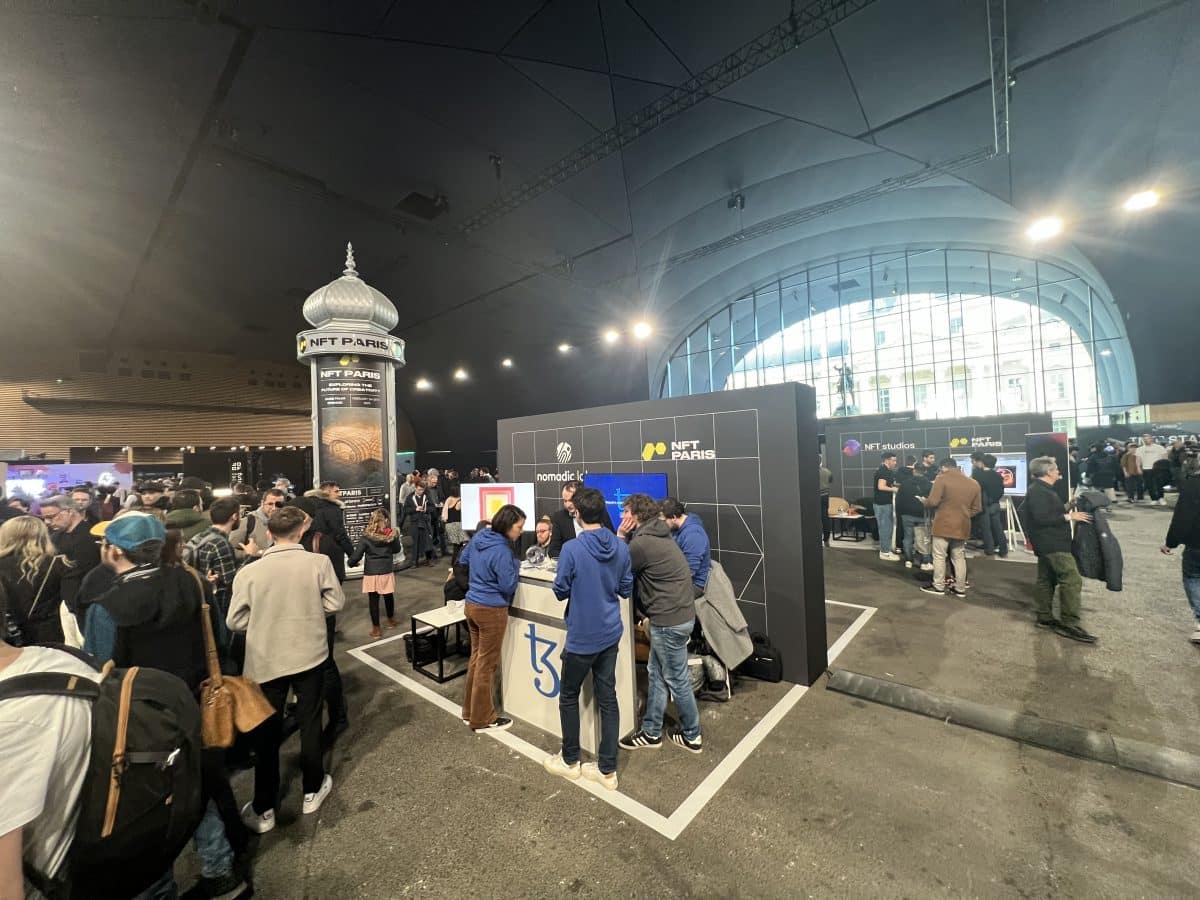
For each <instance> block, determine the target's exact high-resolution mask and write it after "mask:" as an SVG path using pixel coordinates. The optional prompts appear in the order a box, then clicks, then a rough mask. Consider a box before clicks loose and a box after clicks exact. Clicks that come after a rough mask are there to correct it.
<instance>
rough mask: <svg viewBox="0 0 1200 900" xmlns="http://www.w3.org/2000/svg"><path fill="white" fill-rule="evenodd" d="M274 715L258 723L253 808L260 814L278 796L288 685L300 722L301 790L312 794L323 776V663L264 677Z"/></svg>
mask: <svg viewBox="0 0 1200 900" xmlns="http://www.w3.org/2000/svg"><path fill="white" fill-rule="evenodd" d="M261 687H262V692H263V694H265V695H266V698H267V701H268V702H269V703H270V704H271V705H272V706H273V707H275V715H273V716H271V718H269V719H267V721H265V722H263V723H262V724H261V725H259V726H258V728H257V729H256V731H257V732H258V733H259V746H258V754H257V757H256V759H255V763H254V811H255V812H256V813H258V814H259V815H262V814H263V813H265V812H267V811H268V810H272V809H274V808H275V804H276V803H277V802H278V800H279V745H280V743H281V737H282V733H283V705H284V703H286V702H287V695H288V689H289V688H291V689H292V690H294V691H295V692H296V722H297V723H298V724H299V726H300V771H301V772H302V773H303V781H304V793H306V794H315V793H316V792H317V791H319V790H320V789H321V783H322V782H323V781H324V780H325V764H324V762H323V761H322V759H321V757H322V753H321V699H322V695H323V694H324V688H325V666H324V663H322V664H321V665H318V666H314V667H313V668H311V669H309V670H307V671H305V672H297V673H296V674H295V675H285V676H284V677H283V678H275V679H272V680H271V681H264V682H263V683H262V685H261Z"/></svg>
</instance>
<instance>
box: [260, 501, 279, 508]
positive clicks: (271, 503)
mask: <svg viewBox="0 0 1200 900" xmlns="http://www.w3.org/2000/svg"><path fill="white" fill-rule="evenodd" d="M279 503H280V501H278V500H268V501H267V502H266V503H264V504H263V506H264V507H273V506H279Z"/></svg>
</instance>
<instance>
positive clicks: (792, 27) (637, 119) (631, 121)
mask: <svg viewBox="0 0 1200 900" xmlns="http://www.w3.org/2000/svg"><path fill="white" fill-rule="evenodd" d="M874 2H875V0H814V2H812V3H810V4H808V6H806V7H804V9H802V10H800V11H798V12H797V13H795V14H794V15H791V16H789V17H788V18H787V19H785V20H784V21H783V22H780V23H779V24H778V25H775V26H774V27H772V28H770V29H768V30H767V31H765V32H763V33H762V34H760V35H759V36H758V37H756V38H754V39H753V40H752V41H750V42H749V43H747V44H744V45H742V46H741V47H739V48H738V49H737V50H735V51H734V52H733V53H730V54H729V55H728V56H726V57H725V58H724V59H722V60H720V61H719V62H716V63H714V64H713V65H711V66H709V67H708V68H707V69H704V70H703V71H702V72H700V73H699V74H697V75H696V76H695V77H694V78H689V79H688V80H687V81H686V82H684V83H683V84H682V85H680V86H679V87H677V88H673V89H672V90H670V91H668V92H667V93H666V94H664V95H663V96H661V97H659V98H658V99H657V100H655V101H654V102H653V103H650V104H647V105H646V106H644V107H642V108H641V109H639V110H637V111H636V112H634V113H633V114H631V115H629V116H627V117H626V118H625V119H623V120H621V121H620V122H618V123H617V124H615V125H613V126H612V127H611V128H608V129H607V130H605V131H603V132H601V133H600V134H598V135H596V137H594V138H592V139H591V140H590V141H588V142H587V143H586V144H584V145H583V146H581V147H579V148H578V149H576V150H574V151H573V152H572V153H570V154H568V155H567V156H564V157H563V158H562V159H560V160H558V161H557V162H555V163H553V164H552V165H550V166H548V167H547V168H545V169H543V170H542V171H541V172H539V173H538V174H537V175H535V176H534V177H533V178H532V179H530V180H529V181H527V182H525V183H524V184H522V185H521V186H520V187H518V188H516V189H515V190H512V191H510V192H509V193H507V194H505V195H503V196H502V197H499V198H497V199H496V200H494V201H493V202H492V203H490V204H488V205H487V206H485V207H484V208H483V209H482V210H480V211H479V212H478V213H476V214H475V215H473V216H471V217H470V218H467V219H464V220H463V221H462V222H461V223H460V224H459V225H458V230H459V231H460V232H462V233H464V234H470V233H471V232H473V231H476V230H478V229H480V228H483V227H484V226H486V225H490V224H491V223H492V222H495V221H496V220H498V219H500V218H502V217H504V216H506V215H508V214H509V213H510V212H512V211H513V210H515V209H517V208H518V207H519V206H521V205H523V204H525V203H527V202H529V201H530V200H532V199H533V198H535V197H537V196H540V195H541V194H544V193H545V192H546V191H548V190H550V189H551V188H554V187H556V186H558V185H559V184H562V183H563V182H564V181H567V180H568V179H570V178H573V177H574V176H575V175H578V174H579V173H580V172H582V171H583V170H584V169H586V168H588V167H589V166H592V165H594V164H595V163H597V162H599V161H600V160H602V159H604V158H605V157H608V156H611V155H612V154H613V153H616V152H618V151H619V150H621V149H622V148H624V147H626V146H628V145H629V144H631V143H633V142H634V141H636V140H637V139H638V138H640V137H641V136H642V135H644V134H646V133H647V132H649V131H653V130H654V129H655V128H657V127H658V126H659V125H662V124H663V123H664V122H668V121H670V120H671V119H673V118H675V117H676V116H678V115H680V114H681V113H684V112H686V111H687V110H689V109H691V108H692V107H693V106H695V105H696V104H697V103H699V102H700V101H701V100H704V99H706V98H707V97H711V96H713V95H714V94H718V93H720V92H721V91H723V90H725V89H726V88H727V87H729V86H730V85H731V84H733V83H734V82H736V81H738V80H740V79H742V78H745V77H746V76H747V75H750V74H752V73H753V72H757V71H758V70H759V69H761V68H762V67H763V66H765V65H767V64H768V63H771V62H773V61H774V60H776V59H778V58H779V57H780V56H782V55H783V54H784V53H787V52H788V51H789V50H793V49H795V48H796V47H799V46H800V45H801V44H803V43H804V42H805V41H808V40H810V39H811V38H814V37H816V36H817V35H819V34H823V33H825V32H826V31H828V30H829V29H830V28H832V27H833V26H834V25H836V24H837V23H838V22H841V21H842V20H844V19H846V18H847V17H849V16H851V15H853V14H854V13H856V12H858V11H859V10H860V9H863V8H864V7H866V6H870V5H871V4H872V3H874Z"/></svg>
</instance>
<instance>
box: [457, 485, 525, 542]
mask: <svg viewBox="0 0 1200 900" xmlns="http://www.w3.org/2000/svg"><path fill="white" fill-rule="evenodd" d="M460 490H461V494H460V496H461V497H462V525H463V528H465V529H467V530H468V531H470V530H472V529H473V528H474V527H475V525H476V524H477V523H478V522H479V521H481V520H482V519H491V518H492V516H494V515H495V514H496V511H497V510H499V509H500V507H502V506H505V505H506V504H509V503H511V504H513V505H514V506H519V507H520V508H521V510H522V511H523V512H524V513H525V527H524V530H525V531H533V530H534V529H535V528H536V527H537V514H536V513H535V512H534V510H535V509H536V492H535V491H534V489H533V485H532V484H487V483H483V484H464V485H462V486H461V488H460Z"/></svg>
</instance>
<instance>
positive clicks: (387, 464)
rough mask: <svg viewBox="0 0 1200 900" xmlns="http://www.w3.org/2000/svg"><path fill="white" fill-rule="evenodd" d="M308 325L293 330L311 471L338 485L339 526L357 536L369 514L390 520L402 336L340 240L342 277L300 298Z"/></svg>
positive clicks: (385, 302) (387, 305)
mask: <svg viewBox="0 0 1200 900" xmlns="http://www.w3.org/2000/svg"><path fill="white" fill-rule="evenodd" d="M304 318H305V319H307V320H308V323H309V324H310V325H312V326H313V328H312V329H311V330H309V331H302V332H300V333H299V334H298V335H296V358H297V359H299V360H300V361H301V362H304V363H307V364H308V365H309V366H310V367H311V374H312V411H313V413H312V423H313V449H314V453H313V473H314V479H315V480H316V483H318V484H320V482H322V481H336V482H337V483H338V484H339V485H340V486H341V489H342V503H343V504H344V507H345V513H346V531H347V533H348V534H349V535H350V540H351V541H357V540H358V538H359V536H360V535H361V534H362V532H363V529H365V528H366V525H367V521H368V520H369V519H370V517H371V513H372V511H374V510H375V509H378V508H379V507H380V506H384V507H386V508H387V510H388V513H389V515H390V516H391V518H392V522H393V524H394V523H395V522H396V495H397V492H396V447H395V442H396V437H395V436H396V369H398V368H399V367H400V366H403V365H404V341H402V340H400V339H399V338H397V337H393V336H392V335H391V334H390V332H391V330H392V329H393V328H395V327H396V323H397V322H399V321H400V315H399V313H397V312H396V307H395V306H393V305H392V301H391V300H389V299H388V298H387V297H385V296H384V295H383V294H381V293H380V292H379V291H377V290H375V288H373V287H371V286H370V285H369V284H367V283H366V282H365V281H363V280H362V279H361V278H359V277H358V272H357V271H356V270H355V268H354V248H353V247H352V246H351V245H350V244H347V245H346V269H345V271H343V272H342V277H341V278H338V279H336V280H335V281H331V282H330V283H329V284H327V285H325V286H324V287H323V288H319V289H317V290H315V291H313V292H312V294H310V295H309V298H308V299H307V300H305V301H304Z"/></svg>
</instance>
